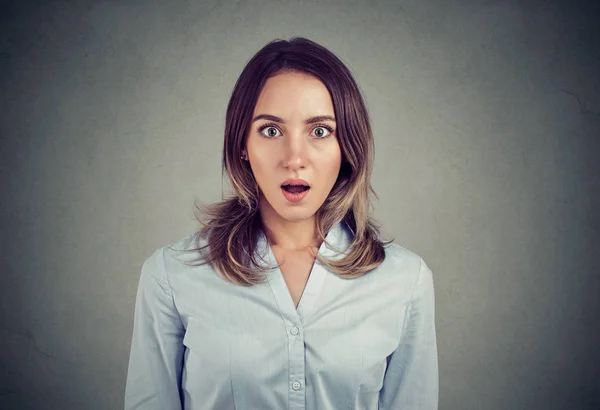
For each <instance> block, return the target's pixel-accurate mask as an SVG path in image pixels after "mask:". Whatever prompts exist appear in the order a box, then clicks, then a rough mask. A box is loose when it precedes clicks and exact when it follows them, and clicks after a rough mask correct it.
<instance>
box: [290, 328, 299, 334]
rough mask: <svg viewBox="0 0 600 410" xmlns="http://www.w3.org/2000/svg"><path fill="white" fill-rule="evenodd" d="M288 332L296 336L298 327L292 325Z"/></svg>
mask: <svg viewBox="0 0 600 410" xmlns="http://www.w3.org/2000/svg"><path fill="white" fill-rule="evenodd" d="M290 333H291V334H293V335H294V336H296V335H297V334H298V328H297V327H296V326H294V327H292V329H291V330H290Z"/></svg>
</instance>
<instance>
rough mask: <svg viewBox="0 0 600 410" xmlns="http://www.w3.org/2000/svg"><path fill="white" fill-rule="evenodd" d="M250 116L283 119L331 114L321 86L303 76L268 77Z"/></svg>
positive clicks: (323, 87)
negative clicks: (265, 115) (258, 115)
mask: <svg viewBox="0 0 600 410" xmlns="http://www.w3.org/2000/svg"><path fill="white" fill-rule="evenodd" d="M254 114H255V115H256V114H273V115H277V116H279V117H283V118H292V117H295V116H301V117H302V118H301V119H304V117H306V116H311V115H325V114H329V115H333V114H334V112H333V102H332V100H331V95H330V94H329V91H328V90H327V87H325V84H323V83H322V82H321V80H319V79H318V78H316V77H313V76H311V75H308V74H304V73H285V74H278V75H276V76H274V77H271V78H269V79H268V80H267V81H266V83H265V86H264V87H263V89H262V90H261V93H260V95H259V97H258V100H257V102H256V106H255V108H254Z"/></svg>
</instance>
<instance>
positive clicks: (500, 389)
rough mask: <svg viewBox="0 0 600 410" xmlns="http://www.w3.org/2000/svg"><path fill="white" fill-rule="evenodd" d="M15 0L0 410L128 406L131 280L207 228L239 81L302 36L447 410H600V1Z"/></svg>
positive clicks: (7, 29)
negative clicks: (424, 314) (429, 287)
mask: <svg viewBox="0 0 600 410" xmlns="http://www.w3.org/2000/svg"><path fill="white" fill-rule="evenodd" d="M14 3H15V4H14V5H7V4H6V2H4V3H3V4H4V6H2V7H3V10H2V13H1V17H0V18H1V21H0V35H1V37H0V41H1V42H0V70H1V71H0V74H1V76H0V87H1V89H0V91H1V95H2V99H1V104H2V105H1V106H0V108H1V109H0V132H1V134H0V135H1V138H2V141H1V145H0V155H1V159H0V167H1V168H0V170H1V172H0V178H1V182H2V186H1V189H2V190H1V192H2V202H1V204H2V205H1V208H0V209H1V213H0V215H1V226H2V236H1V238H2V242H1V244H0V245H1V246H2V249H3V250H4V251H3V252H2V255H3V257H2V264H1V273H2V278H1V280H2V282H1V283H2V286H1V289H2V290H1V296H2V305H1V306H2V308H1V310H0V314H1V317H0V323H1V326H0V351H1V352H2V353H1V354H0V366H1V372H0V386H1V387H0V408H2V409H5V408H6V409H12V408H14V409H29V408H32V409H58V408H61V409H118V408H122V403H123V394H124V388H125V376H126V370H127V361H128V354H129V346H130V340H131V330H132V321H133V307H134V298H135V291H136V287H137V281H138V278H139V273H140V267H141V264H142V262H143V260H144V259H145V258H146V257H147V256H148V255H149V254H150V253H151V252H152V251H153V250H154V249H155V248H156V247H159V246H161V245H163V244H166V243H167V242H169V241H173V240H176V239H178V238H181V237H183V236H184V235H187V234H189V233H191V232H192V231H193V230H194V229H196V228H197V224H196V223H195V221H194V220H193V216H192V210H193V208H192V205H193V201H194V200H195V199H198V200H200V201H203V202H213V201H216V200H219V199H220V198H221V195H222V193H223V192H225V194H227V193H228V191H229V188H228V186H227V185H225V186H223V185H222V181H221V174H220V155H221V148H222V135H223V125H224V115H225V107H226V104H227V100H228V97H229V94H230V92H231V89H232V87H233V84H234V82H235V80H236V78H237V76H238V75H239V73H240V71H241V69H242V67H243V66H244V64H245V63H246V62H247V60H248V59H249V58H250V57H251V56H252V55H253V54H254V53H255V52H256V51H257V50H258V49H259V48H260V47H262V46H263V45H264V44H265V43H266V42H267V41H269V40H271V39H273V38H275V37H283V38H289V37H291V36H292V35H301V36H306V37H309V38H311V39H313V40H315V41H317V42H319V43H321V44H323V45H325V46H326V47H328V48H330V49H331V50H332V51H333V52H334V53H336V54H337V55H338V56H339V57H341V58H342V59H343V60H344V61H345V62H346V63H347V64H348V65H349V67H350V68H351V69H352V70H353V72H354V74H355V76H356V79H357V80H358V82H359V84H360V86H361V87H362V90H363V92H364V96H365V98H366V100H367V103H368V106H369V110H370V113H371V115H372V121H373V127H374V132H375V138H376V162H375V171H374V175H373V185H374V187H375V189H376V190H377V192H378V193H379V195H380V200H379V201H378V202H375V213H374V216H375V217H376V218H377V219H378V220H379V221H380V222H381V223H382V224H383V233H384V234H386V235H389V236H391V237H395V238H396V242H398V243H400V244H401V245H403V246H405V247H407V248H409V249H411V250H413V251H415V252H417V253H418V254H420V255H421V256H422V257H423V258H424V259H425V260H426V261H427V263H428V265H429V266H430V267H431V268H432V270H433V272H434V275H435V286H436V303H437V317H436V320H437V326H438V340H439V342H438V343H439V358H440V409H447V410H451V409H452V410H454V409H468V410H470V409H503V410H505V409H545V410H549V409H593V408H594V409H597V408H600V393H599V390H600V385H599V370H598V364H599V363H598V362H599V360H598V359H599V356H600V355H599V353H598V347H597V345H598V342H599V338H598V333H599V332H598V327H597V325H598V322H597V321H596V320H595V319H594V314H595V313H597V312H598V311H599V310H600V309H599V308H600V306H599V302H598V298H597V294H598V291H599V290H600V286H599V285H600V283H599V273H600V272H599V268H598V266H599V265H600V256H599V254H598V252H597V251H598V249H599V248H600V235H599V232H598V228H599V225H600V221H599V217H598V210H599V209H600V79H599V75H598V73H600V58H599V57H600V30H599V29H598V21H599V16H600V14H599V13H598V12H599V7H598V6H595V5H586V4H585V3H584V2H567V1H564V2H557V1H555V2H548V1H529V2H519V1H515V0H511V1H485V2H484V1H481V2H475V1H469V2H467V1H462V2H458V1H455V2H445V1H427V2H424V1H417V0H413V1H400V2H391V1H389V2H388V1H353V2H351V3H350V2H343V1H335V2H334V1H318V2H317V1H313V2H296V1H266V0H265V1H260V2H258V1H257V2H248V1H237V2H218V1H216V0H214V1H211V2H193V1H191V2H173V1H170V2H142V1H138V2H131V1H130V2H127V1H112V2H111V1H80V2H66V1H55V2H31V1H29V2H23V1H21V2H14ZM71 3H72V4H71ZM350 4H351V6H350Z"/></svg>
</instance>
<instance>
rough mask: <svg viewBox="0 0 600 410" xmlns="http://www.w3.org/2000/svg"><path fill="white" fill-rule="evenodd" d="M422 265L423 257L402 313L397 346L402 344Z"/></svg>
mask: <svg viewBox="0 0 600 410" xmlns="http://www.w3.org/2000/svg"><path fill="white" fill-rule="evenodd" d="M422 267H423V258H421V262H420V263H419V271H418V272H417V280H416V282H415V287H414V289H413V291H412V293H411V294H410V299H409V300H408V303H407V304H406V305H407V308H406V312H405V313H404V321H403V323H402V329H400V341H399V343H398V347H400V346H401V345H402V342H403V341H404V329H405V328H406V322H408V319H409V318H410V315H411V313H412V309H413V302H414V297H415V293H416V292H417V287H418V286H419V281H420V280H421V271H422Z"/></svg>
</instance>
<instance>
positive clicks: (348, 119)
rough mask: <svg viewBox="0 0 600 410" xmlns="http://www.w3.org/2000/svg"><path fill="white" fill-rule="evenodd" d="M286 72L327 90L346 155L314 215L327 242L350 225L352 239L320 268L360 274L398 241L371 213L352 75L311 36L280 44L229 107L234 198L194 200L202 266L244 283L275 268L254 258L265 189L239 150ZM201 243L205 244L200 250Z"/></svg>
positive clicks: (226, 166)
mask: <svg viewBox="0 0 600 410" xmlns="http://www.w3.org/2000/svg"><path fill="white" fill-rule="evenodd" d="M287 72H298V73H304V74H308V75H312V76H314V77H316V78H318V79H319V80H320V81H321V82H322V83H323V84H324V85H325V87H327V89H328V91H329V93H330V95H331V98H332V101H333V107H334V112H335V118H336V123H337V128H336V132H337V138H338V143H339V144H340V148H341V152H342V164H341V167H340V172H339V174H338V178H337V180H336V182H335V184H334V186H333V188H332V190H331V192H330V193H329V195H328V197H327V199H326V200H325V202H324V203H323V205H322V206H321V207H320V208H319V209H318V211H317V212H316V214H315V219H316V229H317V235H318V237H319V239H320V240H321V241H325V234H326V233H327V232H328V231H329V229H330V228H331V227H333V226H334V225H335V224H337V223H339V222H345V223H346V225H347V226H348V228H350V230H351V231H352V234H353V239H352V242H351V244H350V245H349V247H348V250H342V251H344V252H345V253H346V254H345V255H344V257H343V258H341V259H339V260H337V258H336V260H330V259H328V258H325V257H323V256H322V255H318V254H317V253H316V252H314V251H313V256H314V257H315V258H316V261H317V263H320V264H322V265H324V266H325V268H326V269H328V270H330V271H332V272H334V273H335V274H337V275H338V276H340V277H343V278H355V277H359V276H361V275H364V274H365V273H367V272H369V271H370V270H372V269H374V268H376V267H377V266H379V265H380V264H381V263H382V262H383V261H384V259H385V247H386V246H387V245H389V244H390V243H391V242H393V239H392V240H390V241H387V242H386V241H382V240H381V239H380V237H379V236H380V235H379V228H380V226H379V225H377V224H376V223H375V222H374V220H373V219H372V218H371V217H370V216H369V207H370V206H372V202H371V199H370V197H369V195H370V193H373V195H375V197H376V198H377V199H379V197H378V196H377V193H376V192H375V191H374V190H373V188H372V186H371V182H370V178H371V173H372V168H373V158H374V142H373V134H372V131H371V125H370V120H369V115H368V112H367V108H366V106H365V103H364V101H363V98H362V96H361V93H360V90H359V87H358V85H357V83H356V82H355V80H354V78H353V77H352V74H351V72H350V70H349V69H348V68H347V67H346V66H345V65H344V63H343V62H342V61H341V60H340V59H339V58H338V57H336V56H335V55H334V54H333V53H332V52H330V51H329V50H327V49H326V48H325V47H323V46H321V45H319V44H317V43H315V42H313V41H311V40H309V39H307V38H304V37H292V38H291V39H290V40H289V41H287V40H280V39H276V40H273V41H271V42H269V43H267V44H266V45H265V46H264V47H263V48H262V49H261V50H259V51H258V52H257V53H256V54H255V55H254V56H253V57H252V58H251V59H250V61H249V62H248V63H247V64H246V66H245V67H244V69H243V71H242V73H241V74H240V76H239V78H238V80H237V82H236V84H235V86H234V89H233V92H232V94H231V98H230V100H229V104H228V106H227V113H226V118H225V140H224V147H223V158H222V172H223V173H226V174H227V176H228V178H229V180H230V182H231V185H232V187H233V190H234V192H235V195H234V196H233V197H230V198H227V199H225V200H223V201H221V202H218V203H215V204H208V205H200V206H198V205H197V204H196V203H194V207H195V210H194V215H195V218H196V220H197V221H198V222H200V224H201V225H202V228H201V229H200V230H199V231H197V232H195V237H196V238H197V242H196V243H195V244H196V245H197V247H196V248H194V249H191V250H189V251H191V252H199V254H200V258H199V265H205V264H212V266H213V268H214V269H215V270H216V271H217V272H218V274H219V275H221V276H222V277H223V278H225V279H226V280H229V281H230V282H233V283H236V284H239V285H244V286H251V285H256V284H259V283H263V282H264V281H265V279H266V276H265V275H264V273H265V272H266V271H267V270H270V269H273V268H274V267H272V266H270V267H265V266H262V265H261V264H260V263H259V262H258V260H257V257H256V253H255V252H256V249H257V244H258V239H259V235H260V233H261V230H262V220H261V215H260V211H259V208H258V203H259V192H260V191H259V187H258V184H257V182H256V180H255V178H254V175H253V173H252V169H251V167H250V165H249V163H248V162H247V161H244V160H242V158H241V153H242V150H243V149H244V148H245V146H246V140H247V137H248V134H249V132H250V130H251V119H252V114H253V112H254V108H255V105H256V102H257V100H258V97H259V95H260V92H261V90H262V88H263V87H264V85H265V83H266V81H267V80H268V79H269V78H270V77H273V76H275V75H277V74H280V73H287ZM202 240H204V241H205V245H204V246H200V245H201V241H202ZM326 243H327V244H328V245H329V242H326ZM311 249H312V248H311ZM205 250H207V252H203V251H205ZM338 251H339V250H338ZM261 259H262V257H261Z"/></svg>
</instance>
